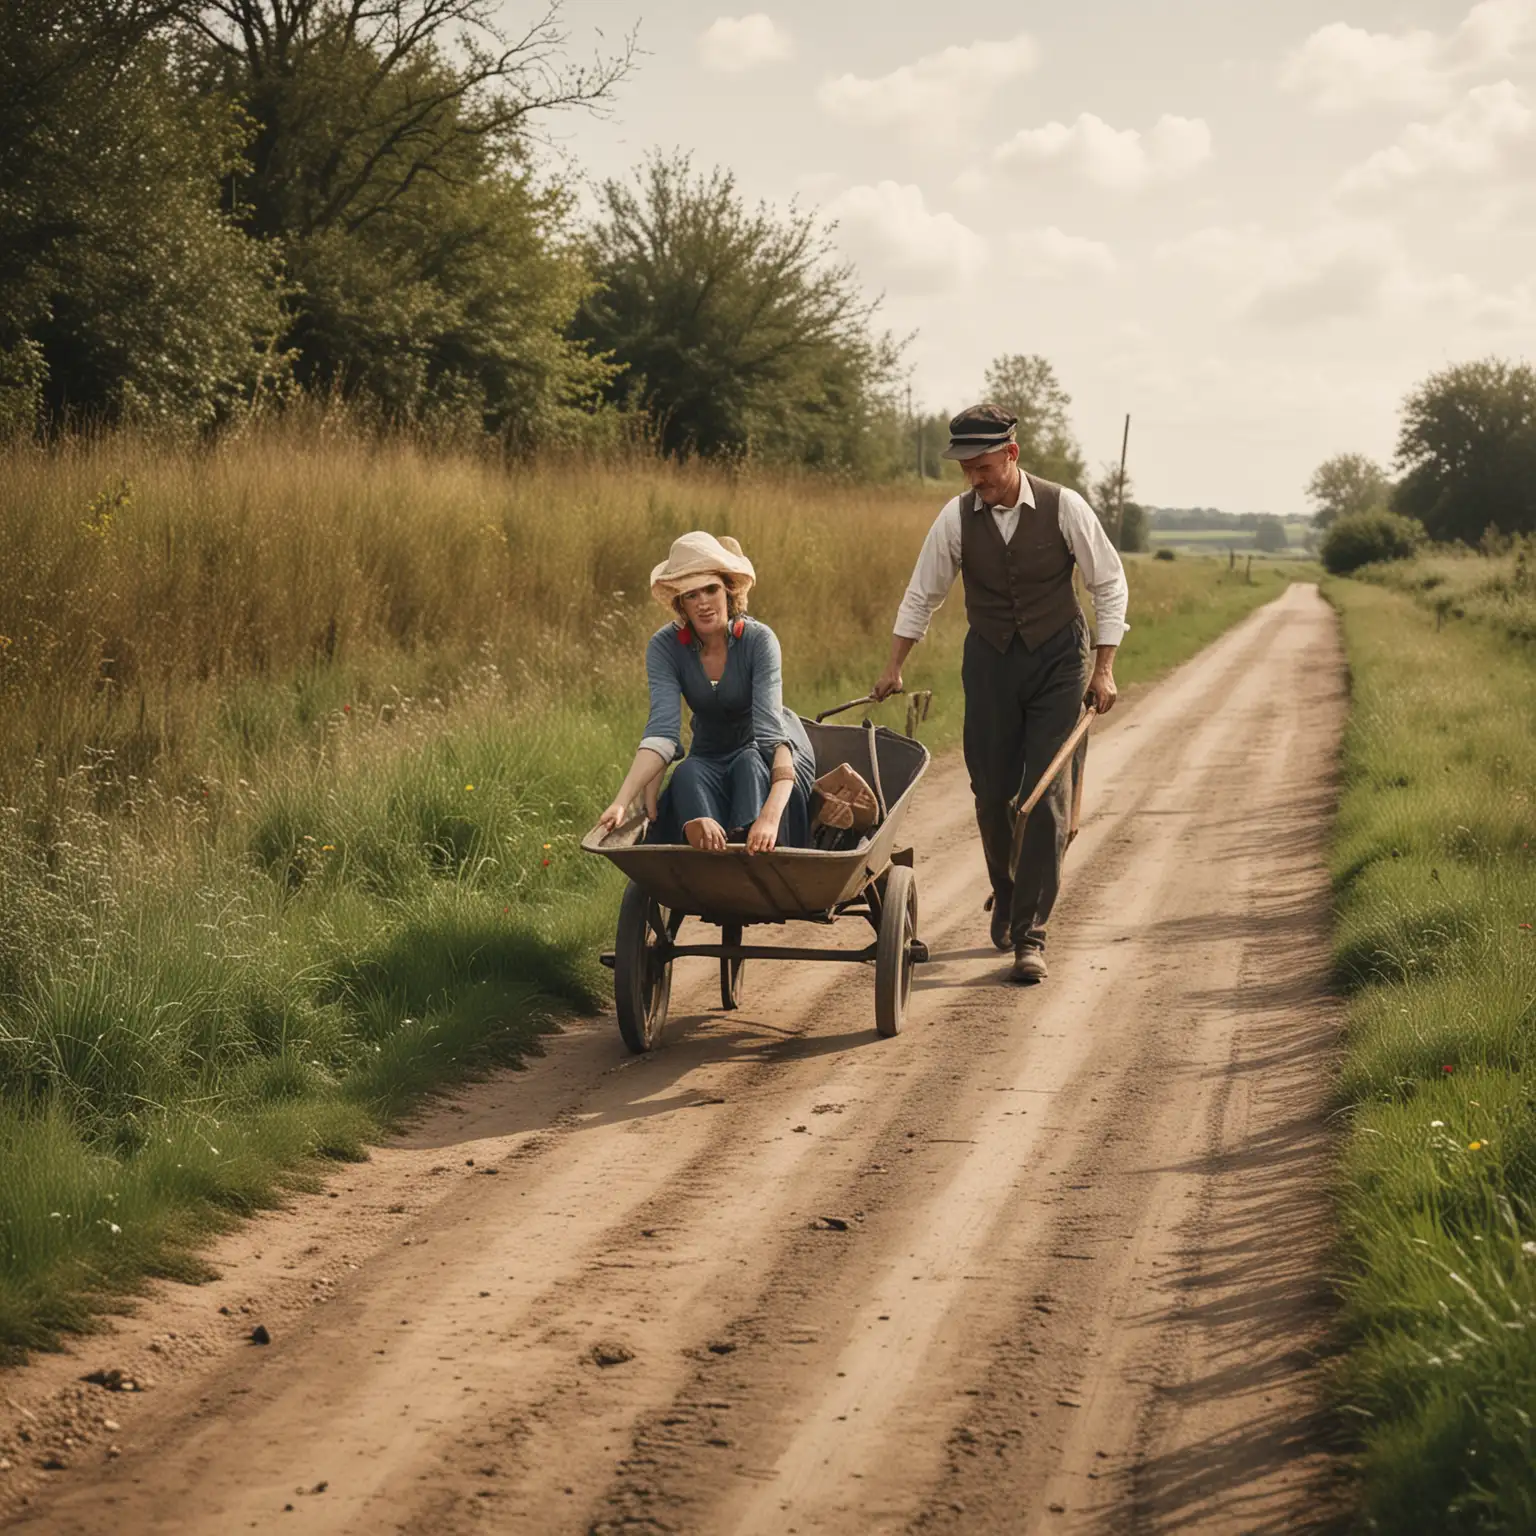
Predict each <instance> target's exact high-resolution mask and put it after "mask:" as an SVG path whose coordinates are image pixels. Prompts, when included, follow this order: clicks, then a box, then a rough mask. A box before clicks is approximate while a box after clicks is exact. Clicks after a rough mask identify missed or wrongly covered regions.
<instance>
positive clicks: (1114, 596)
mask: <svg viewBox="0 0 1536 1536" xmlns="http://www.w3.org/2000/svg"><path fill="white" fill-rule="evenodd" d="M1060 523H1061V534H1062V537H1063V538H1064V539H1065V540H1066V541H1067V547H1068V548H1069V549H1070V550H1071V551H1072V557H1073V559H1074V560H1076V561H1077V566H1078V569H1079V570H1080V571H1081V572H1082V573H1083V584H1084V586H1086V587H1087V588H1088V590H1089V592H1090V593H1092V595H1093V618H1094V624H1093V628H1094V644H1096V645H1119V644H1120V642H1121V641H1122V640H1123V639H1124V638H1125V632H1126V630H1128V629H1129V628H1130V627H1131V626H1130V625H1129V624H1127V623H1126V621H1125V610H1126V606H1127V604H1128V603H1129V601H1130V589H1129V587H1127V586H1126V582H1125V565H1124V563H1123V562H1122V561H1121V559H1120V552H1119V551H1118V550H1117V549H1116V548H1115V546H1114V545H1113V544H1111V543H1110V542H1109V535H1108V534H1107V533H1105V532H1104V525H1103V524H1102V523H1101V522H1100V521H1099V520H1098V518H1097V517H1096V516H1095V515H1094V511H1093V508H1092V507H1090V506H1089V505H1088V503H1087V502H1086V501H1084V500H1083V498H1082V497H1081V496H1079V495H1078V494H1077V492H1076V491H1073V490H1068V489H1066V488H1065V487H1063V489H1062V492H1061V517H1060Z"/></svg>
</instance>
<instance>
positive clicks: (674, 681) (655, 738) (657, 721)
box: [640, 630, 683, 763]
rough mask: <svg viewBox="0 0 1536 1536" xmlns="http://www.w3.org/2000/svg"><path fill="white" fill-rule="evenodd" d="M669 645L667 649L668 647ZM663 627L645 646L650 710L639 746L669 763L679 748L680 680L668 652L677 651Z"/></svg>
mask: <svg viewBox="0 0 1536 1536" xmlns="http://www.w3.org/2000/svg"><path fill="white" fill-rule="evenodd" d="M669 647H670V648H669ZM679 649H680V647H679V646H678V644H677V642H676V640H675V639H674V638H673V636H672V635H671V633H670V632H669V631H667V630H662V631H661V632H660V633H659V634H655V635H652V636H651V643H650V644H649V645H648V646H646V648H645V680H646V682H647V683H648V684H649V685H650V690H651V713H650V718H649V719H648V720H647V721H646V722H645V735H644V736H643V737H642V738H641V741H640V745H641V746H642V747H649V748H650V750H651V751H652V752H655V753H656V754H657V755H658V756H659V757H660V758H661V760H662V761H663V762H665V763H670V762H671V761H672V759H673V758H674V757H677V756H679V755H680V754H681V752H682V750H683V680H682V675H681V674H680V673H679V672H678V669H677V659H676V657H675V656H673V655H672V652H673V651H677V650H679Z"/></svg>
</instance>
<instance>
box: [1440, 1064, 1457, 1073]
mask: <svg viewBox="0 0 1536 1536" xmlns="http://www.w3.org/2000/svg"><path fill="white" fill-rule="evenodd" d="M1440 1070H1441V1071H1442V1072H1454V1071H1455V1070H1456V1069H1455V1067H1453V1066H1451V1065H1450V1064H1449V1063H1447V1064H1446V1065H1445V1066H1443V1067H1441V1068H1440Z"/></svg>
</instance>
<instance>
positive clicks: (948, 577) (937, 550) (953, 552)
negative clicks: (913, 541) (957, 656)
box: [891, 496, 960, 640]
mask: <svg viewBox="0 0 1536 1536" xmlns="http://www.w3.org/2000/svg"><path fill="white" fill-rule="evenodd" d="M959 570H960V498H959V497H958V496H956V497H955V498H954V499H953V500H951V501H949V502H946V503H945V506H944V510H943V511H942V512H940V513H939V515H938V517H937V518H935V519H934V523H933V527H931V528H930V529H929V530H928V537H927V538H926V539H924V540H923V547H922V549H921V550H920V551H919V552H918V556H917V564H916V565H915V566H914V567H913V569H912V580H911V581H909V582H908V583H907V590H906V594H905V595H904V596H903V597H902V600H901V607H900V608H898V609H897V610H896V622H895V624H893V625H892V626H891V628H892V630H893V632H894V633H895V634H897V635H899V636H901V638H902V639H903V640H921V639H922V638H923V636H924V635H926V634H927V633H928V623H929V620H931V619H932V618H933V616H934V614H935V613H937V612H938V611H939V608H940V607H941V606H942V605H943V602H944V599H945V598H946V597H948V596H949V589H950V588H951V587H952V586H954V584H955V577H956V575H957V574H958V573H959Z"/></svg>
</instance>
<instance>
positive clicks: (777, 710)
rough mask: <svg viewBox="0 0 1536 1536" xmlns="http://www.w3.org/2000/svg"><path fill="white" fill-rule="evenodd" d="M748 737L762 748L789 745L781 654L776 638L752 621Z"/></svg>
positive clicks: (764, 627)
mask: <svg viewBox="0 0 1536 1536" xmlns="http://www.w3.org/2000/svg"><path fill="white" fill-rule="evenodd" d="M748 633H749V634H750V636H751V644H752V739H753V740H754V741H755V742H756V743H757V745H758V746H759V747H761V748H763V749H764V750H766V751H772V750H774V749H775V748H777V747H779V746H789V745H792V742H791V741H790V735H789V728H788V727H787V726H786V725H785V723H784V657H783V653H782V652H781V651H780V650H779V637H778V636H777V635H776V634H774V632H773V631H772V630H771V629H769V628H768V626H767V625H766V624H753V625H752V626H751V627H750V629H749V630H748Z"/></svg>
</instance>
